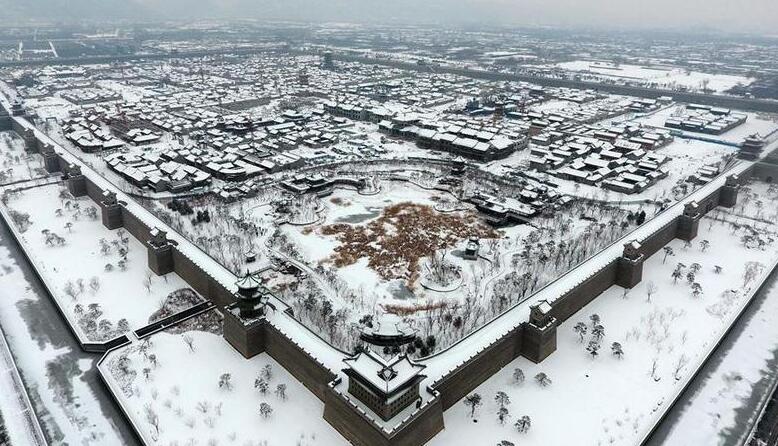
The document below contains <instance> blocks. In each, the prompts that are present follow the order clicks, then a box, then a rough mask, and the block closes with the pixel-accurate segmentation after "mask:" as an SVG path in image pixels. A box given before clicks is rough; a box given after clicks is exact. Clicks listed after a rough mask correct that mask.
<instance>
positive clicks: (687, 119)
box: [665, 104, 748, 135]
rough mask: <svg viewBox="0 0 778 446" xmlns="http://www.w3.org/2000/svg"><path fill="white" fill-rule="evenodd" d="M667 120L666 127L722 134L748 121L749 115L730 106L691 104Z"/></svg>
mask: <svg viewBox="0 0 778 446" xmlns="http://www.w3.org/2000/svg"><path fill="white" fill-rule="evenodd" d="M678 112H679V113H677V114H674V115H673V116H671V117H669V118H667V120H665V127H667V128H670V129H678V130H685V131H687V132H695V133H707V134H711V135H720V134H722V133H724V132H727V131H729V130H732V129H733V128H735V127H737V126H739V125H741V124H743V123H745V122H746V119H747V118H748V115H746V114H745V113H734V112H732V111H731V110H730V109H728V108H721V107H710V106H707V105H695V104H689V105H687V106H686V108H685V109H679V110H678Z"/></svg>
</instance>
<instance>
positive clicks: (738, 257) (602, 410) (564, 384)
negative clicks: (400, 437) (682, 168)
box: [430, 216, 778, 445]
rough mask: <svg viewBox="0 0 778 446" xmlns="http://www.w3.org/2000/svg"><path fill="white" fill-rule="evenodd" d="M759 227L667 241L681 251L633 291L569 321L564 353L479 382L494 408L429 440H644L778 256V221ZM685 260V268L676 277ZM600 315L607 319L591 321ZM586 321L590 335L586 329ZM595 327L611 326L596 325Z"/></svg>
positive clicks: (455, 416) (707, 228)
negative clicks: (616, 348)
mask: <svg viewBox="0 0 778 446" xmlns="http://www.w3.org/2000/svg"><path fill="white" fill-rule="evenodd" d="M726 218H727V219H728V220H731V221H738V222H739V223H741V224H742V223H746V222H747V220H746V219H743V218H737V217H734V218H733V217H731V216H727V217H726ZM736 219H737V220H736ZM757 226H758V227H759V228H761V229H759V230H758V233H759V235H757V236H756V237H753V236H752V232H751V231H750V230H749V229H746V228H744V227H742V226H741V228H740V229H734V228H733V227H732V225H731V224H730V223H729V222H720V221H716V220H713V219H712V218H705V219H704V220H703V222H702V223H701V226H700V233H699V236H698V238H697V239H695V241H694V242H693V243H692V245H691V246H687V245H685V243H684V242H683V241H681V240H674V241H672V242H671V243H670V244H669V245H668V246H669V247H670V248H671V249H672V250H673V252H674V254H671V255H668V257H667V260H666V261H665V259H664V256H665V252H664V250H663V251H660V252H659V253H657V254H655V255H654V256H652V257H650V258H649V259H647V260H646V262H645V265H644V272H643V281H642V282H641V283H640V284H639V285H637V286H636V287H635V288H634V289H632V290H629V291H627V292H626V293H625V291H624V289H622V288H620V287H618V286H613V287H611V288H609V289H608V290H607V291H605V292H604V293H603V294H602V295H601V296H599V297H598V298H597V299H595V300H594V301H593V302H592V303H590V304H589V305H587V306H586V307H584V308H583V309H582V310H581V311H579V312H578V313H577V314H576V315H574V316H573V317H572V318H570V319H569V320H567V321H565V322H564V323H563V324H561V325H560V326H559V327H558V332H557V350H556V352H554V353H553V354H552V355H551V356H550V357H548V358H547V359H546V360H544V361H543V362H542V363H540V364H533V363H531V362H530V361H528V360H526V359H524V358H518V359H516V360H515V361H513V362H512V363H511V364H509V365H508V366H506V367H505V368H503V369H502V370H501V371H500V372H499V373H497V374H496V375H494V376H492V377H491V378H490V379H489V380H487V381H486V382H485V383H483V384H482V385H481V386H479V387H478V388H477V389H476V390H475V392H476V393H479V394H480V395H482V396H483V400H484V404H483V406H482V407H481V408H480V410H478V411H476V417H475V418H476V419H478V423H477V424H476V423H474V422H472V421H470V417H469V410H470V409H469V408H468V407H467V406H466V405H465V404H463V403H461V402H460V403H458V404H456V405H455V406H453V407H452V408H451V409H449V410H448V411H447V412H446V413H445V424H446V430H445V431H444V432H443V433H441V434H440V435H438V436H437V437H436V438H435V439H434V440H433V441H432V442H431V443H430V444H432V445H443V444H459V443H460V442H461V443H462V444H464V443H465V442H466V441H471V442H472V441H474V439H478V442H479V443H483V444H497V443H498V442H499V441H501V440H509V441H513V442H515V443H517V444H527V445H532V444H538V445H539V444H572V443H575V442H580V440H581V439H585V441H584V444H624V445H630V444H635V443H639V442H640V441H641V440H642V439H643V436H644V435H645V434H647V433H648V432H649V431H650V430H651V428H652V427H653V426H654V424H655V423H656V422H657V421H658V420H659V418H660V417H661V415H662V413H663V412H664V411H665V410H666V409H667V407H668V406H669V405H670V403H671V402H672V400H673V398H674V397H675V396H676V395H677V394H678V393H679V392H680V391H681V390H682V388H683V387H684V385H685V384H686V382H688V380H689V379H691V377H692V376H693V374H694V371H695V370H696V369H697V367H698V366H699V365H700V364H701V363H702V362H703V361H704V360H705V359H706V357H707V355H708V353H709V352H710V351H711V350H712V349H713V348H714V347H715V345H716V344H717V342H718V340H719V339H720V338H721V336H722V334H723V333H724V332H725V331H726V330H727V329H728V327H729V326H730V325H731V324H732V322H733V320H734V319H735V318H736V317H737V315H739V314H740V312H741V310H742V308H744V307H745V305H747V303H748V302H749V300H750V298H751V296H752V293H753V291H754V290H755V289H756V288H758V285H759V284H760V282H761V279H760V277H761V278H763V277H765V276H766V274H767V273H768V271H769V270H770V268H771V267H772V266H773V264H774V262H775V260H776V259H778V246H776V245H775V244H774V243H773V242H772V241H771V240H770V238H774V236H775V230H776V226H775V225H774V224H764V223H762V224H758V225H757ZM703 240H707V241H708V242H707V243H703ZM759 240H762V241H763V242H764V245H762V246H761V247H759V246H760V243H759ZM744 241H745V243H746V244H747V245H748V247H746V246H745V245H744ZM752 262H757V263H752ZM679 264H683V265H684V266H681V267H680V270H681V274H680V277H679V278H678V279H677V280H675V279H674V278H673V271H675V270H676V269H677V268H679V266H678V265H679ZM758 264H761V266H754V265H758ZM744 265H745V266H744ZM716 266H719V267H721V270H720V271H719V272H717V268H716ZM690 273H692V274H691V275H690ZM695 284H696V285H695ZM695 290H698V291H695ZM649 294H650V296H649ZM595 314H596V315H598V318H596V323H595V321H593V320H592V319H590V316H591V315H595ZM579 323H581V324H582V325H583V326H584V327H585V330H586V332H585V333H584V334H581V329H580V328H579V330H576V329H575V327H576V325H578V324H579ZM595 325H599V326H600V327H601V328H598V329H596V330H595V329H594V326H595ZM579 327H581V325H579ZM593 332H595V333H594V334H593ZM601 332H602V333H601ZM597 339H599V341H598V340H597ZM592 341H595V342H594V343H592ZM614 342H617V343H619V344H620V349H621V350H622V351H623V352H624V354H623V356H622V357H621V358H619V357H617V356H616V355H614V354H612V347H613V343H614ZM592 350H594V351H595V352H596V355H593V354H592ZM516 369H521V371H522V374H523V376H526V380H525V381H524V382H521V383H519V382H517V381H516V380H515V379H514V373H515V370H516ZM541 372H543V373H546V374H547V375H548V377H549V378H551V380H552V383H551V384H550V385H548V386H541V385H539V383H538V382H536V380H535V378H534V377H535V376H536V375H537V374H538V373H541ZM499 391H502V392H505V393H506V394H507V395H508V397H509V398H510V400H511V401H512V404H510V405H508V406H507V408H508V409H509V414H510V415H511V418H510V422H508V423H506V424H505V425H501V424H500V423H499V422H498V421H497V417H496V412H497V409H498V406H497V404H496V403H494V402H493V398H494V396H495V395H496V394H497V392H499ZM584 407H585V408H586V409H585V410H582V408H584ZM523 415H528V416H529V417H530V418H531V420H532V427H531V429H530V431H529V432H528V433H525V434H520V433H519V432H518V431H517V429H515V428H513V427H512V424H513V422H515V421H516V420H517V419H519V418H520V417H521V416H523ZM560 423H563V424H564V426H565V427H564V428H563V429H560ZM687 444H694V443H687Z"/></svg>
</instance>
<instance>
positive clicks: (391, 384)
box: [343, 350, 426, 395]
mask: <svg viewBox="0 0 778 446" xmlns="http://www.w3.org/2000/svg"><path fill="white" fill-rule="evenodd" d="M343 362H344V363H346V365H348V366H349V368H350V369H351V370H353V371H354V372H355V373H356V374H357V375H359V376H360V377H362V378H363V379H364V380H365V381H367V382H368V383H369V384H371V385H372V386H373V387H375V388H376V389H379V390H381V391H382V392H384V394H385V395H392V394H393V393H394V392H395V391H397V390H398V389H400V388H401V387H402V386H404V385H405V384H407V383H408V382H410V381H411V380H413V379H414V378H415V377H416V376H418V375H419V373H421V371H422V370H424V368H425V367H426V366H424V365H421V364H417V363H415V362H413V361H411V360H410V359H409V358H408V357H407V356H395V357H394V358H392V359H389V360H386V359H384V358H382V357H381V356H379V355H378V354H376V353H375V352H373V351H371V350H367V351H366V352H362V353H359V354H357V355H356V356H354V357H351V358H346V359H344V360H343Z"/></svg>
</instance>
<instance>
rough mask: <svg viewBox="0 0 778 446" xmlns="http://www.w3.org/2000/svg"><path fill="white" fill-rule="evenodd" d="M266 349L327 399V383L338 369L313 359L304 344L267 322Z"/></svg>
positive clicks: (307, 385)
mask: <svg viewBox="0 0 778 446" xmlns="http://www.w3.org/2000/svg"><path fill="white" fill-rule="evenodd" d="M265 327H266V328H265V351H266V352H267V353H268V354H269V355H270V356H272V357H273V359H275V360H276V361H278V363H279V364H281V366H283V367H284V368H285V369H286V370H288V371H289V373H291V374H292V375H293V376H294V377H295V378H296V379H297V380H298V381H300V382H301V383H303V385H304V386H305V387H307V388H308V390H310V391H311V392H313V394H314V395H316V396H317V397H318V398H319V399H320V400H322V401H324V399H325V392H324V390H325V388H326V387H327V384H328V383H329V382H330V381H332V380H333V379H335V376H336V371H334V370H330V369H328V368H327V367H326V366H325V365H324V364H322V363H320V362H318V361H316V360H315V359H313V355H310V354H308V353H307V352H306V351H305V349H304V347H303V346H300V345H298V344H297V343H295V342H294V341H293V340H292V339H290V338H289V337H288V336H286V335H285V334H283V333H281V331H279V330H278V329H277V328H276V327H275V326H273V325H272V324H265Z"/></svg>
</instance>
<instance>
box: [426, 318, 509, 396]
mask: <svg viewBox="0 0 778 446" xmlns="http://www.w3.org/2000/svg"><path fill="white" fill-rule="evenodd" d="M522 335H523V329H522V326H519V327H517V328H516V329H514V330H513V331H511V332H510V333H508V334H506V335H505V336H503V337H502V338H501V339H500V340H498V341H496V342H495V343H494V344H492V345H490V346H487V347H485V348H484V349H483V350H481V351H480V352H479V353H478V354H476V355H475V356H473V357H472V358H471V359H469V360H468V361H467V362H465V363H464V364H463V365H461V366H459V367H457V368H456V369H455V370H454V371H452V372H451V373H449V374H447V375H446V376H445V377H444V378H443V379H442V380H441V381H439V382H437V383H434V384H433V385H432V386H433V387H434V388H435V390H437V391H438V392H440V399H441V404H442V407H443V410H447V409H448V408H449V407H451V406H453V405H454V404H456V402H457V401H459V400H461V399H462V398H464V397H465V396H466V395H467V394H468V393H470V392H471V391H473V389H475V388H476V387H478V386H479V385H480V384H481V383H483V382H484V381H486V380H487V379H488V378H489V377H490V376H492V375H494V374H495V373H497V372H498V371H499V370H500V369H502V368H503V367H505V366H506V365H508V364H510V362H511V361H513V360H514V359H516V358H517V357H518V356H519V355H520V354H521V344H522Z"/></svg>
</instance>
